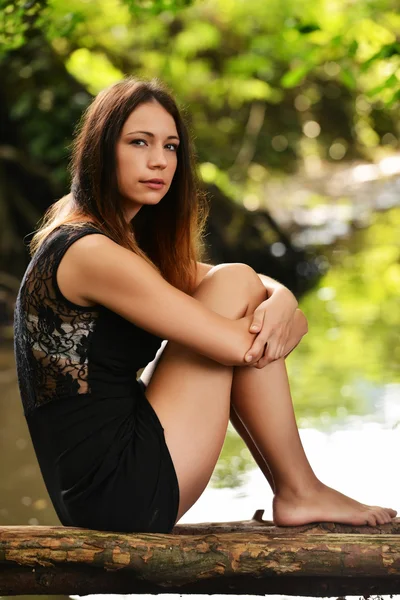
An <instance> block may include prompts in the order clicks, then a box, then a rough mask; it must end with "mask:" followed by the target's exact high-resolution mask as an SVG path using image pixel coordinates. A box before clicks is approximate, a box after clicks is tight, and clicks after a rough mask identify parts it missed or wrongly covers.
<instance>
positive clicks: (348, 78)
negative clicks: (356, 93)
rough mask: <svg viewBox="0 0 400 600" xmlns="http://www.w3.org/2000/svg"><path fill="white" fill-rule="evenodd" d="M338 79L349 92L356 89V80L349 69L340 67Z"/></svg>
mask: <svg viewBox="0 0 400 600" xmlns="http://www.w3.org/2000/svg"><path fill="white" fill-rule="evenodd" d="M339 79H340V81H341V82H342V83H344V85H345V86H346V87H348V88H349V89H350V90H354V89H356V87H357V81H356V79H355V77H354V74H353V73H352V71H351V70H350V69H348V68H346V67H342V70H341V72H340V76H339Z"/></svg>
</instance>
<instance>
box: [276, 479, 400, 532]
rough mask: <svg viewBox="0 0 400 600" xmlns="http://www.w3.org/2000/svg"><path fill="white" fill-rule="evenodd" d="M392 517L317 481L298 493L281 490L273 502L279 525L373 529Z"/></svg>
mask: <svg viewBox="0 0 400 600" xmlns="http://www.w3.org/2000/svg"><path fill="white" fill-rule="evenodd" d="M396 515H397V512H396V511H395V510H392V509H391V508H381V507H379V506H367V505H365V504H361V503H360V502H357V501H356V500H352V498H349V497H348V496H345V495H344V494H341V493H340V492H337V491H336V490H333V489H332V488H330V487H328V486H327V485H324V484H323V483H321V482H320V481H318V482H317V483H316V484H315V487H313V488H307V491H305V492H302V493H293V492H290V491H288V490H282V491H280V492H279V493H278V494H276V496H275V498H274V501H273V519H274V523H275V524H276V525H281V526H284V525H286V526H290V525H305V524H306V523H317V522H318V523H321V522H333V523H345V524H347V525H371V526H373V527H374V526H375V525H384V524H385V523H389V522H390V521H391V520H392V519H393V518H394V517H395V516H396Z"/></svg>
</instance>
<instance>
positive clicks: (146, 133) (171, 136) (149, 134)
mask: <svg viewBox="0 0 400 600" xmlns="http://www.w3.org/2000/svg"><path fill="white" fill-rule="evenodd" d="M132 133H144V134H145V135H148V136H150V137H154V133H151V132H150V131H130V132H129V133H126V134H125V135H132ZM172 139H174V140H178V141H179V138H178V136H177V135H169V136H168V137H167V140H172Z"/></svg>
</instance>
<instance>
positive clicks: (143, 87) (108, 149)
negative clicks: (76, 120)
mask: <svg viewBox="0 0 400 600" xmlns="http://www.w3.org/2000/svg"><path fill="white" fill-rule="evenodd" d="M154 100H155V101H157V102H158V103H159V104H161V106H163V107H164V108H165V110H166V111H167V112H168V113H169V114H170V115H171V116H172V117H173V118H174V120H175V124H176V128H177V132H178V136H179V139H180V144H179V147H178V150H177V153H178V161H177V169H176V171H175V174H174V178H173V180H172V183H171V186H170V188H169V190H168V192H167V193H166V194H165V196H164V197H163V198H162V199H161V201H160V202H159V203H158V204H157V205H153V206H150V205H144V206H142V207H141V209H140V211H139V212H138V213H137V215H136V216H135V217H134V218H133V219H132V221H131V222H130V223H127V222H126V220H125V218H124V214H123V209H122V205H121V202H120V199H119V194H118V183H117V174H116V157H115V148H116V143H117V140H118V138H119V135H120V133H121V130H122V127H123V125H124V123H125V121H126V119H127V118H128V116H129V115H130V114H131V112H132V111H133V110H135V108H137V107H138V106H139V105H140V104H144V103H147V102H151V101H154ZM71 175H72V187H71V194H69V195H68V196H64V198H61V199H60V200H58V201H57V202H55V203H54V204H52V205H51V206H50V208H49V209H48V210H47V211H46V213H45V215H44V217H43V219H42V221H41V223H40V226H39V229H38V230H37V231H36V232H35V235H34V237H33V238H32V241H31V243H30V251H31V254H32V255H33V254H34V253H35V252H36V251H37V250H38V249H39V247H40V246H41V244H42V243H43V242H44V240H45V239H46V238H47V237H48V236H49V235H50V233H52V231H54V229H56V228H57V227H59V226H60V225H65V224H71V225H74V226H76V227H81V226H84V225H85V224H87V223H88V222H92V223H94V225H95V226H96V227H97V228H99V229H100V230H101V231H102V232H103V233H105V234H106V235H108V236H109V237H111V238H112V239H113V240H114V241H115V242H116V243H118V244H120V245H121V246H123V247H125V248H128V249H130V250H132V252H135V253H136V254H138V255H140V256H142V257H143V258H144V259H145V260H147V261H148V262H149V263H151V264H152V265H153V266H154V267H155V268H156V269H157V270H158V271H159V272H160V273H161V274H162V276H163V277H164V278H165V279H166V280H167V281H169V282H170V283H171V284H172V285H174V286H175V287H177V288H179V289H181V290H183V291H185V292H187V293H191V292H192V291H193V289H194V284H195V278H196V261H198V260H200V259H201V253H202V250H203V244H202V234H203V231H204V226H205V221H206V218H207V212H208V207H207V203H206V199H205V196H204V194H203V193H201V192H200V191H199V189H198V185H197V178H196V172H195V168H194V159H193V150H192V146H191V142H190V138H189V135H188V131H187V128H186V126H185V123H184V120H183V118H182V116H181V114H180V111H179V109H178V107H177V105H176V103H175V101H174V99H173V98H172V96H171V94H170V93H169V92H168V91H167V89H166V88H165V87H164V86H163V85H161V84H160V82H159V81H158V80H157V79H152V80H151V81H139V80H135V79H133V78H128V79H124V80H123V81H120V82H118V83H116V84H114V85H112V86H110V87H109V88H107V89H105V90H103V91H102V92H100V93H99V94H98V95H97V96H96V98H95V99H94V100H93V102H92V103H91V105H90V106H89V107H88V109H87V110H86V112H85V113H84V115H83V118H82V121H81V124H80V126H79V129H78V134H77V136H76V138H75V141H74V144H73V153H72V160H71Z"/></svg>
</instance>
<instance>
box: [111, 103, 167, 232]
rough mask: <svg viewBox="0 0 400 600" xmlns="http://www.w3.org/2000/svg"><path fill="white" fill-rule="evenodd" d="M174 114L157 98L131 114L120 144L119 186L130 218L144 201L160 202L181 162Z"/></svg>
mask: <svg viewBox="0 0 400 600" xmlns="http://www.w3.org/2000/svg"><path fill="white" fill-rule="evenodd" d="M178 145H179V138H178V133H177V130H176V125H175V121H174V118H173V117H172V116H171V115H170V114H169V113H168V112H167V111H166V110H165V108H163V107H162V106H161V104H159V103H158V102H156V101H151V102H148V103H146V104H140V105H139V106H138V107H137V108H135V110H134V111H133V112H131V114H130V115H129V117H128V118H127V120H126V121H125V124H124V126H123V128H122V131H121V135H120V137H119V140H118V142H117V146H116V164H117V180H118V188H119V192H120V194H121V197H122V201H123V203H124V210H125V214H126V219H127V221H130V220H131V219H132V218H133V217H134V216H135V214H136V213H137V212H138V211H139V210H140V208H141V206H143V205H144V204H150V205H153V204H158V202H160V200H161V199H162V198H163V196H165V194H166V193H167V191H168V190H169V187H170V185H171V182H172V179H173V177H174V173H175V171H176V166H177V148H178Z"/></svg>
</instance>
